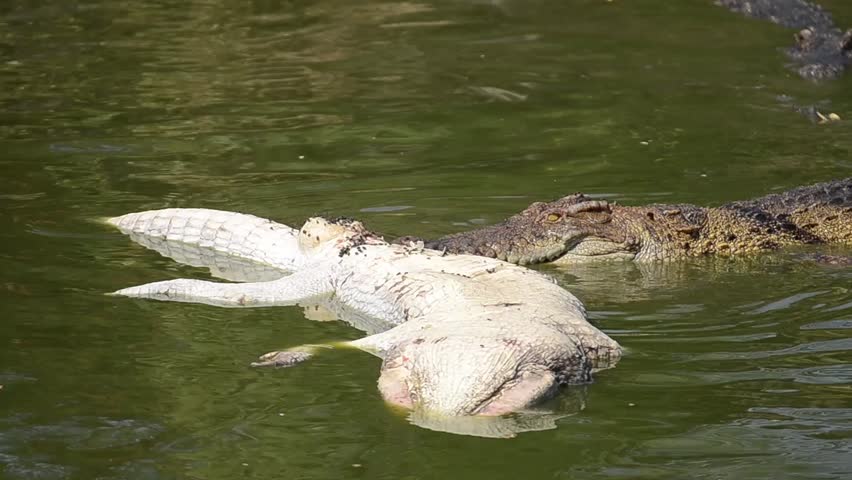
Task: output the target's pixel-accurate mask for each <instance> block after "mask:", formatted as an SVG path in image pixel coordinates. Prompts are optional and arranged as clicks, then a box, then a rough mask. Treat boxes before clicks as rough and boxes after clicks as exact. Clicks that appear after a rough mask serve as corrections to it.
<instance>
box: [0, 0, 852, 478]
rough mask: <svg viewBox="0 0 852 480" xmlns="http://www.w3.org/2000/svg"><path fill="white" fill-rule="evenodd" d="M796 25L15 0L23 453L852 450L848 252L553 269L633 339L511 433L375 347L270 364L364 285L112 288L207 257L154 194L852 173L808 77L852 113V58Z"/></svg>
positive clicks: (540, 188) (564, 190)
mask: <svg viewBox="0 0 852 480" xmlns="http://www.w3.org/2000/svg"><path fill="white" fill-rule="evenodd" d="M821 3H823V4H824V5H825V6H827V7H828V8H830V9H831V10H832V12H833V13H834V16H835V18H836V19H837V23H838V24H850V23H852V22H850V20H849V19H850V18H852V6H850V5H852V4H849V3H848V2H841V1H838V0H824V1H823V2H821ZM789 43H790V42H789V32H788V31H787V30H784V29H779V28H777V27H774V26H771V25H764V24H761V23H759V22H754V21H750V20H747V19H744V18H740V17H737V16H736V15H733V14H731V13H729V12H727V11H725V10H724V9H721V8H719V7H716V6H714V5H712V2H711V1H706V2H703V1H702V2H670V1H663V0H641V1H635V2H605V1H593V0H588V1H585V0H584V1H577V2H554V1H544V0H542V1H539V0H531V1H523V2H521V1H514V0H505V1H461V0H446V1H445V0H434V1H428V2H423V1H420V2H411V1H369V2H342V1H337V0H323V1H318V2H280V1H277V0H253V1H249V2H245V1H232V0H224V1H209V0H190V1H186V2H181V3H180V4H177V3H174V2H172V4H169V5H165V4H163V3H162V2H153V1H148V0H145V1H138V2H131V3H127V2H108V1H105V0H85V1H78V2H43V1H31V0H26V1H24V0H6V1H4V2H0V147H2V151H3V152H4V153H3V155H2V156H0V167H2V171H3V172H4V174H3V175H2V176H0V207H2V208H0V245H2V248H0V272H2V273H0V318H2V319H3V321H0V385H3V388H2V389H0V476H2V477H3V478H13V479H36V478H57V479H78V478H79V479H87V480H88V479H92V478H110V479H111V478H116V479H117V478H122V479H146V480H150V479H165V478H205V479H219V478H223V479H224V478H228V479H230V478H264V479H266V478H270V477H272V476H281V474H282V472H286V473H285V474H286V475H287V476H290V477H295V478H355V477H365V478H388V479H390V478H394V479H396V478H434V477H448V478H472V479H477V478H489V479H493V478H517V477H521V476H523V477H527V478H578V477H582V478H601V477H621V478H645V477H647V478H655V479H657V478H677V479H681V478H706V477H707V476H713V477H718V478H766V479H776V478H845V477H849V476H850V472H852V466H850V465H849V459H850V458H852V455H850V451H849V444H850V442H849V433H848V432H849V430H850V426H849V414H850V406H849V385H850V381H852V379H850V376H852V373H850V372H852V361H850V356H849V352H850V349H852V346H850V344H849V339H850V336H852V335H850V332H852V330H850V329H849V325H850V321H852V317H850V311H852V309H850V304H851V303H852V296H850V295H852V294H850V280H852V272H850V269H849V268H848V267H842V266H838V267H830V266H820V265H815V264H812V263H806V262H798V261H796V260H795V259H792V258H787V257H784V256H783V255H782V256H780V257H776V256H770V257H767V258H761V259H756V260H753V261H745V262H739V261H728V262H714V261H708V262H703V261H698V262H687V263H678V264H672V265H664V266H660V265H654V266H637V265H633V264H628V265H624V264H622V265H608V266H603V267H600V268H591V267H585V266H576V267H572V269H571V270H567V271H566V270H561V269H554V268H544V269H543V270H545V271H546V272H548V273H549V274H552V275H553V276H554V277H555V278H556V279H557V280H558V281H559V282H560V283H561V284H562V285H564V286H565V287H566V288H569V289H570V290H572V291H573V292H575V293H576V294H577V295H578V296H580V297H581V298H582V299H583V300H584V301H585V303H586V304H587V306H588V308H589V310H590V314H591V317H592V318H593V320H594V322H595V323H596V324H598V325H599V326H601V327H602V328H603V329H604V330H606V331H607V332H609V333H611V334H612V335H613V336H615V337H616V339H617V340H618V341H619V342H620V343H622V344H623V345H624V346H625V347H626V348H627V350H628V355H627V356H626V357H625V358H624V359H623V360H622V361H621V362H620V363H619V366H618V368H616V369H613V370H610V371H607V373H606V375H601V376H599V378H598V379H597V382H596V383H595V384H594V385H591V386H590V387H589V388H588V390H587V392H586V393H585V395H586V396H587V397H584V399H583V401H582V405H584V408H572V407H571V398H572V397H571V394H570V393H569V394H567V396H565V397H564V400H565V401H566V402H568V404H567V405H557V406H556V407H555V410H556V411H560V412H563V413H564V414H565V415H567V416H564V417H562V418H558V419H557V418H554V419H552V422H553V425H555V426H556V427H557V428H554V429H549V430H543V431H537V432H531V433H526V434H523V435H518V436H517V437H516V438H514V439H512V440H506V441H499V440H491V439H482V438H474V437H470V436H457V435H447V434H444V433H439V432H434V431H430V430H427V429H423V428H416V427H413V426H412V425H411V424H410V423H409V421H408V419H406V418H405V417H404V416H396V415H391V414H389V413H388V410H387V408H386V407H385V406H384V404H383V402H382V400H381V398H380V396H379V394H378V392H377V390H376V388H375V386H374V382H375V372H376V370H377V368H378V360H377V359H374V358H371V357H369V356H367V355H363V354H359V353H358V352H345V351H342V352H333V353H329V354H328V355H323V356H321V357H320V358H317V359H316V361H314V362H311V363H307V364H305V365H301V366H300V368H295V369H288V370H285V371H262V372H259V371H255V370H252V369H249V368H247V367H246V366H247V365H248V363H249V362H251V361H252V360H253V359H254V358H255V357H256V354H257V353H258V352H264V351H270V350H274V349H278V348H281V347H286V346H291V345H296V344H303V343H322V342H327V341H330V340H340V339H351V338H356V337H358V336H360V335H361V333H360V332H358V331H357V330H355V329H353V328H351V327H350V326H347V325H345V324H343V323H342V322H331V321H329V322H306V321H305V318H306V316H307V317H309V318H313V319H321V318H326V319H329V318H334V317H335V316H336V315H328V314H327V312H326V315H320V312H317V311H314V312H307V313H306V312H304V311H303V310H302V309H300V308H274V309H254V310H251V311H242V310H240V311H235V310H231V309H229V310H225V311H222V310H218V309H213V308H208V307H205V306H194V305H193V306H190V305H174V304H171V305H170V304H154V303H153V302H131V301H128V302H121V303H120V304H119V303H117V302H115V301H114V300H112V299H109V298H107V297H104V296H103V295H102V294H103V292H109V291H113V290H115V289H117V288H119V287H122V286H126V285H135V284H141V283H144V282H146V281H152V280H158V279H162V278H163V277H164V276H171V277H186V276H193V275H195V276H204V275H207V274H208V272H206V271H199V270H197V269H196V268H195V267H181V266H178V265H175V264H174V263H173V262H171V261H170V260H168V259H162V258H160V257H158V256H157V255H155V254H152V253H151V252H148V251H145V250H143V249H141V248H138V247H136V246H134V245H131V244H130V243H129V242H127V240H126V238H124V237H122V236H120V235H118V234H117V233H115V232H112V231H108V230H106V229H104V228H103V227H102V226H99V225H97V224H96V223H94V222H93V221H92V220H94V219H97V218H102V217H105V216H111V215H116V214H119V213H123V212H128V211H138V210H143V209H147V208H161V207H168V206H181V207H190V206H198V207H209V208H220V209H225V210H236V211H243V212H251V213H255V214H257V215H261V216H264V217H268V218H274V219H277V220H280V221H282V222H284V223H287V224H296V223H298V222H299V221H300V220H303V219H304V218H306V217H308V216H311V215H315V214H328V215H333V216H336V215H349V216H353V217H358V218H361V219H363V220H365V221H366V222H367V225H368V226H369V227H370V228H373V229H375V230H377V231H382V232H387V233H388V234H389V236H391V237H394V236H399V235H417V236H422V237H434V236H436V235H442V234H447V233H452V232H455V231H459V230H462V229H467V228H470V226H471V225H480V224H483V223H484V224H487V223H494V222H497V221H499V220H501V219H503V218H505V217H507V216H509V215H511V214H513V213H515V212H517V211H519V210H521V209H522V208H524V207H525V206H526V205H528V204H529V203H530V202H532V201H535V200H549V199H553V198H558V197H561V196H563V195H566V194H569V193H572V192H575V191H585V192H587V193H589V194H592V195H602V194H606V196H607V197H608V198H617V199H618V200H619V201H620V202H622V203H626V204H636V203H652V202H693V203H700V204H713V205H718V204H721V203H724V202H727V201H731V200H737V199H744V198H750V197H753V196H755V195H756V194H764V193H767V192H769V191H772V190H773V189H782V188H787V187H791V186H793V185H796V184H809V183H814V182H818V181H824V180H827V179H829V178H833V177H846V176H849V175H850V173H852V162H850V160H849V155H848V152H849V151H850V149H852V135H850V134H849V131H848V130H849V128H850V124H849V123H847V122H839V123H835V124H832V125H823V126H819V125H811V124H810V123H808V122H807V121H806V120H805V119H803V118H802V117H800V116H799V114H797V113H796V112H793V111H791V110H790V109H789V107H788V106H786V105H783V104H779V102H778V101H777V100H776V98H777V97H778V96H779V95H787V96H790V97H794V98H796V99H797V101H800V102H801V103H803V104H811V103H818V102H821V101H823V100H826V99H829V100H830V102H831V103H830V105H831V110H832V111H835V112H837V113H838V114H840V116H841V117H843V118H847V117H850V114H849V112H850V111H852V93H850V92H852V89H850V88H848V87H849V84H848V82H850V81H852V77H850V76H849V75H847V76H846V77H844V78H842V79H840V80H838V81H837V82H833V83H826V84H821V85H812V84H810V83H807V82H804V81H801V80H800V79H799V78H797V77H795V76H793V75H790V74H789V72H787V71H786V70H785V69H784V66H783V59H782V58H781V57H782V56H781V55H780V54H779V53H778V51H777V48H778V47H786V46H787V45H789ZM403 207H405V208H404V209H403ZM834 253H838V254H848V252H843V251H839V252H834ZM252 267H253V266H252V265H245V264H241V263H224V264H220V265H217V266H216V270H215V272H214V273H215V274H216V275H222V276H226V275H232V277H230V278H233V279H238V278H248V276H250V275H252V274H254V272H253V268H252ZM164 272H165V274H164ZM263 275H270V276H274V275H277V272H271V271H266V272H265V273H263ZM521 288H522V287H521ZM376 328H380V327H379V326H376ZM560 398H563V397H560ZM563 407H564V408H563ZM413 420H414V421H417V420H416V419H413ZM519 423H522V422H520V421H519ZM501 428H502V427H501ZM500 431H502V430H500Z"/></svg>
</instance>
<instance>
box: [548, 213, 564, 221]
mask: <svg viewBox="0 0 852 480" xmlns="http://www.w3.org/2000/svg"><path fill="white" fill-rule="evenodd" d="M560 218H562V216H561V215H559V214H556V213H550V214H548V215H547V221H548V222H558V221H559V219H560Z"/></svg>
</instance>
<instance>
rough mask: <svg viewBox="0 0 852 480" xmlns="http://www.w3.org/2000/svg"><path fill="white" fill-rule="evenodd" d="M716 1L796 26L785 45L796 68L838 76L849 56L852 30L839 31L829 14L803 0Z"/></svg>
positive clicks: (817, 76) (813, 76)
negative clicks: (792, 41) (789, 43)
mask: <svg viewBox="0 0 852 480" xmlns="http://www.w3.org/2000/svg"><path fill="white" fill-rule="evenodd" d="M716 3H717V4H718V5H721V6H723V7H726V8H728V9H729V10H731V11H734V12H738V13H741V14H743V15H745V16H747V17H752V18H756V19H760V20H767V21H770V22H772V23H775V24H777V25H781V26H783V27H787V28H795V29H798V32H797V33H796V34H795V36H794V39H795V44H794V46H793V47H791V48H789V49H787V55H788V56H789V57H790V58H791V59H792V60H793V62H794V67H795V69H796V72H797V73H798V74H799V75H800V76H801V77H803V78H807V79H810V80H822V79H829V78H836V77H838V76H840V75H841V74H842V73H843V72H844V71H845V70H846V68H847V67H848V65H849V63H850V60H852V30H846V31H845V32H844V31H841V30H840V29H839V28H837V27H836V26H835V24H834V20H833V19H832V18H831V14H829V13H828V12H827V11H825V10H824V9H823V8H822V7H820V6H819V5H816V4H814V3H811V2H808V1H805V0H716Z"/></svg>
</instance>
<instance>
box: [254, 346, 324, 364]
mask: <svg viewBox="0 0 852 480" xmlns="http://www.w3.org/2000/svg"><path fill="white" fill-rule="evenodd" d="M312 356H313V354H311V353H309V352H305V351H294V350H284V351H280V352H269V353H267V354H264V355H261V356H260V357H259V358H258V360H260V361H259V362H252V363H251V366H252V367H278V368H286V367H292V366H293V365H296V364H298V363H302V362H304V361H305V360H307V359H309V358H311V357H312Z"/></svg>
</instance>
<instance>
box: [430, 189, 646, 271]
mask: <svg viewBox="0 0 852 480" xmlns="http://www.w3.org/2000/svg"><path fill="white" fill-rule="evenodd" d="M630 223H631V222H629V221H628V219H625V218H622V217H620V216H618V215H614V212H613V206H612V205H611V204H610V203H608V202H606V201H604V200H596V199H592V198H590V197H588V196H586V195H583V194H579V193H578V194H573V195H569V196H567V197H563V198H560V199H558V200H554V201H552V202H547V203H543V202H536V203H533V204H532V205H530V206H529V207H527V208H526V209H524V210H523V211H522V212H520V213H518V214H517V215H514V216H512V217H510V218H509V219H507V220H506V221H504V222H502V223H500V224H497V225H494V226H490V227H485V228H481V229H477V230H472V231H469V232H463V233H459V234H455V235H450V236H447V237H443V238H440V239H438V240H433V241H427V242H425V245H426V247H428V248H433V249H436V250H447V251H449V252H451V253H469V254H474V255H482V256H486V257H494V258H498V259H500V260H505V261H508V262H512V263H518V264H521V265H525V264H533V263H542V262H572V261H581V260H584V259H592V258H594V259H596V260H602V259H613V260H616V259H619V260H620V259H627V260H629V259H632V258H634V257H635V256H636V255H637V253H639V247H640V245H639V243H638V241H637V240H636V239H635V237H634V236H632V235H631V234H630V233H631V232H633V231H635V230H636V229H635V228H633V226H632V225H631V224H630Z"/></svg>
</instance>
